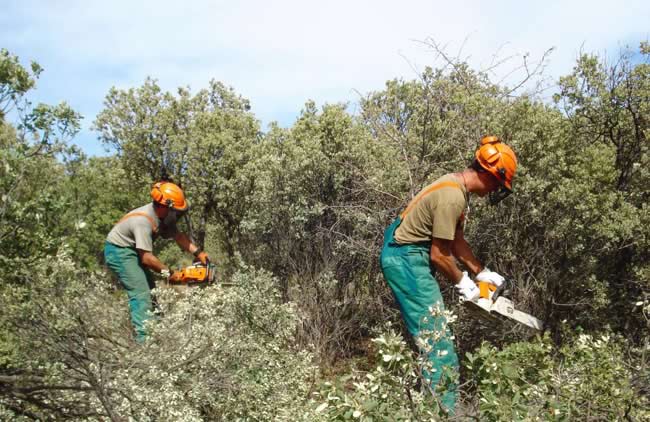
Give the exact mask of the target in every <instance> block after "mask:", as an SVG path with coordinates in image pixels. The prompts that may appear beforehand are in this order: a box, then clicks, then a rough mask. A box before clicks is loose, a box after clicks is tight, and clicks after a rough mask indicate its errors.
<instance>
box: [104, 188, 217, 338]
mask: <svg viewBox="0 0 650 422" xmlns="http://www.w3.org/2000/svg"><path fill="white" fill-rule="evenodd" d="M151 198H152V199H153V202H152V203H149V204H147V205H144V206H142V207H140V208H136V209H134V210H132V211H130V212H129V213H127V214H126V215H125V216H124V217H122V219H121V220H120V221H118V222H117V223H116V224H115V226H114V227H113V229H112V230H111V231H110V233H108V236H107V237H106V242H105V244H104V257H105V259H106V264H107V265H108V268H110V269H111V271H112V272H113V273H115V275H116V276H117V278H118V279H119V281H120V283H121V284H122V286H124V288H125V289H126V293H127V295H128V297H129V309H130V312H131V322H132V323H133V326H134V328H135V333H136V341H137V342H138V343H143V342H144V340H145V338H146V330H145V321H146V320H147V319H149V318H150V317H151V315H150V312H151V311H152V310H153V309H152V301H151V289H153V288H154V287H155V283H154V281H153V277H152V274H151V272H150V271H149V270H153V271H155V272H157V273H160V274H162V275H163V276H166V277H168V278H169V281H171V282H175V281H178V277H179V275H180V274H178V273H176V274H175V273H174V272H173V271H172V270H170V269H169V267H168V266H166V265H165V264H163V263H162V262H160V260H159V259H158V258H156V256H155V255H154V254H153V253H152V251H153V241H154V240H155V239H156V238H157V237H158V236H161V237H163V238H165V239H174V240H175V241H176V243H177V244H178V246H180V247H181V249H183V250H185V251H187V252H189V253H191V254H193V255H194V256H195V257H196V258H198V259H199V260H200V261H201V262H202V263H203V264H206V263H207V262H208V261H209V257H208V254H207V253H205V252H203V251H202V250H201V249H200V248H199V247H198V246H196V245H195V244H193V243H192V241H191V240H190V238H189V236H187V235H186V234H185V233H181V232H179V231H177V230H176V222H177V220H179V219H180V218H181V217H182V216H183V215H184V214H185V213H186V212H187V209H188V205H187V201H186V200H185V194H184V193H183V191H182V190H181V188H180V187H178V186H177V185H175V184H174V183H172V182H169V181H163V182H158V183H156V184H155V185H153V188H152V189H151Z"/></svg>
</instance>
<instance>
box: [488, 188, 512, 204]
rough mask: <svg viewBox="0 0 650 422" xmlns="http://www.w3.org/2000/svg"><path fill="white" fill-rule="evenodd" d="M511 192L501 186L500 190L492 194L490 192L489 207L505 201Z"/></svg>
mask: <svg viewBox="0 0 650 422" xmlns="http://www.w3.org/2000/svg"><path fill="white" fill-rule="evenodd" d="M511 193H512V191H511V190H510V189H508V188H506V187H505V186H502V187H501V189H499V190H496V191H494V192H490V205H496V204H498V203H499V202H501V201H503V200H504V199H506V198H507V197H508V196H510V194H511Z"/></svg>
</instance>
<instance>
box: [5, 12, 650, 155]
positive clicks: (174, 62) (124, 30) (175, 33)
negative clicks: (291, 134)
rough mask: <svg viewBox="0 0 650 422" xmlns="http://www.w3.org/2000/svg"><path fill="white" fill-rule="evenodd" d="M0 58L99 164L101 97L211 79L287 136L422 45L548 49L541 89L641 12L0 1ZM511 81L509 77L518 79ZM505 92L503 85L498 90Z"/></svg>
mask: <svg viewBox="0 0 650 422" xmlns="http://www.w3.org/2000/svg"><path fill="white" fill-rule="evenodd" d="M2 3H3V4H2V7H1V8H0V47H4V48H7V49H9V51H11V52H12V53H14V54H16V55H18V56H19V57H20V59H21V61H22V62H23V63H24V64H27V63H29V61H31V60H35V61H37V62H39V63H40V64H41V65H42V66H43V67H44V69H45V71H44V72H43V74H42V75H41V78H40V80H39V82H38V86H37V89H36V91H34V92H33V93H32V94H31V96H30V99H31V100H32V101H33V102H46V103H49V104H55V103H58V102H60V101H67V102H68V103H69V104H70V105H71V106H72V107H73V108H74V109H75V110H77V111H79V112H80V113H81V114H82V115H83V116H84V121H83V130H82V132H81V133H80V134H79V135H78V136H77V138H75V139H74V142H75V143H77V144H78V145H80V146H81V147H82V148H83V149H84V150H85V151H86V152H87V153H89V154H91V155H92V154H103V153H104V152H103V147H102V146H101V144H100V143H99V141H97V134H96V133H93V132H91V131H90V129H89V128H90V126H91V124H92V122H93V120H94V118H95V115H96V114H97V113H98V112H99V111H100V110H101V109H102V107H103V105H102V103H103V99H104V97H105V95H106V93H107V92H108V90H109V88H110V87H112V86H115V87H117V88H130V87H136V86H139V85H141V84H142V83H143V82H144V80H145V78H146V77H147V76H151V77H153V78H155V79H157V80H158V81H159V84H160V85H161V86H162V87H163V88H164V89H167V90H172V91H173V90H175V88H176V87H178V86H190V87H191V88H192V90H195V91H196V90H198V89H201V88H204V87H206V86H207V84H208V81H209V80H210V79H213V78H214V79H217V80H220V81H222V82H224V83H225V84H227V85H230V86H232V87H233V88H234V89H235V90H236V91H237V92H238V93H239V94H241V95H243V96H244V97H246V98H248V99H250V100H251V103H252V111H253V112H254V113H255V115H256V116H257V118H258V119H259V120H260V121H261V123H262V128H263V129H266V127H267V125H268V124H269V123H270V122H271V121H277V122H278V123H279V124H280V125H281V126H285V127H287V126H291V125H292V124H293V122H294V121H295V119H296V117H297V116H298V114H299V113H300V110H301V109H302V107H303V105H304V103H305V101H307V100H308V99H312V100H314V101H316V103H317V104H319V105H322V104H323V103H326V102H330V103H331V102H347V103H350V109H351V110H352V111H353V110H354V108H355V104H356V101H357V100H358V99H359V95H360V94H362V95H363V94H367V93H368V92H370V91H375V90H380V89H382V87H383V85H384V82H385V81H386V80H388V79H392V78H404V79H413V78H415V77H416V76H417V71H418V70H421V69H422V68H424V66H427V65H431V66H434V67H435V66H436V65H441V62H440V61H436V56H435V54H433V52H432V51H431V49H430V48H428V47H427V46H426V45H424V44H423V43H422V42H421V41H424V40H427V39H434V40H436V42H438V43H440V44H441V45H444V46H445V49H446V51H447V52H448V53H450V54H451V55H453V56H459V57H462V58H463V59H467V60H468V61H469V62H470V64H472V66H475V67H476V68H479V69H485V68H487V67H488V66H490V63H492V61H493V60H494V56H495V55H496V56H498V57H499V58H507V57H512V59H510V61H508V62H506V63H505V64H504V65H502V66H501V67H500V68H498V69H497V71H496V72H497V73H496V74H495V75H494V77H495V79H496V80H499V79H500V78H501V77H504V76H505V75H507V74H508V73H509V71H510V70H512V69H513V68H515V67H517V66H518V65H519V64H520V63H521V57H522V56H523V55H524V54H529V56H530V60H533V61H534V60H536V59H538V58H540V57H541V56H542V54H543V53H544V51H546V50H548V49H549V48H551V47H554V48H555V50H554V52H553V53H552V54H551V56H550V57H549V62H548V66H547V67H546V71H545V72H546V75H547V76H548V78H549V80H551V81H552V80H556V79H557V78H558V77H559V76H561V75H564V74H567V73H569V72H570V71H571V68H572V66H573V63H574V61H575V58H576V57H577V55H578V54H579V52H580V51H581V50H582V51H586V52H596V53H601V54H611V55H614V54H616V53H617V52H618V51H619V49H620V48H621V47H623V46H626V45H627V46H630V47H633V48H636V47H637V46H638V43H639V41H641V40H648V38H649V36H650V35H649V34H650V25H649V22H650V2H649V1H647V0H645V1H640V0H639V1H637V0H623V1H619V2H613V1H611V0H607V1H601V0H592V1H582V0H580V1H570V0H564V1H556V0H547V1H543V2H541V1H536V2H535V1H529V2H524V1H479V0H470V1H449V0H446V1H420V0H401V1H384V0H375V1H366V0H363V1H354V0H347V1H341V0H329V1H310V0H302V1H299V0H295V1H294V0H286V1H272V0H267V1H262V0H255V1H245V0H242V1H239V2H236V1H221V0H212V1H208V0H202V1H198V0H185V1H167V0H158V1H149V0H147V1H138V0H128V1H127V0H111V1H95V0H85V1H80V0H57V1H47V0H3V2H2ZM517 76H518V75H517V74H516V73H515V74H514V75H511V76H510V78H517ZM506 81H508V79H506Z"/></svg>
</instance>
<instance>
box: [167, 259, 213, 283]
mask: <svg viewBox="0 0 650 422" xmlns="http://www.w3.org/2000/svg"><path fill="white" fill-rule="evenodd" d="M216 268H217V266H216V265H214V264H211V263H210V261H207V262H206V263H205V264H202V263H201V262H200V261H199V262H194V263H193V264H192V265H190V266H187V267H185V268H181V269H179V270H177V271H176V272H178V273H180V280H179V281H176V282H170V284H175V285H191V284H199V285H208V284H212V283H214V282H215V280H216Z"/></svg>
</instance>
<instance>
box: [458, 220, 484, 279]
mask: <svg viewBox="0 0 650 422" xmlns="http://www.w3.org/2000/svg"><path fill="white" fill-rule="evenodd" d="M451 253H452V254H454V256H455V257H456V259H458V260H459V261H460V262H461V264H463V265H464V266H465V267H466V268H467V269H468V270H469V271H470V272H471V273H473V274H474V275H476V274H478V273H480V272H481V270H482V269H483V265H481V262H480V261H479V260H478V258H476V256H475V255H474V252H472V248H471V247H470V246H469V243H467V240H465V234H464V232H463V229H462V228H461V227H458V228H457V229H456V235H455V237H454V240H452V241H451Z"/></svg>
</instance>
